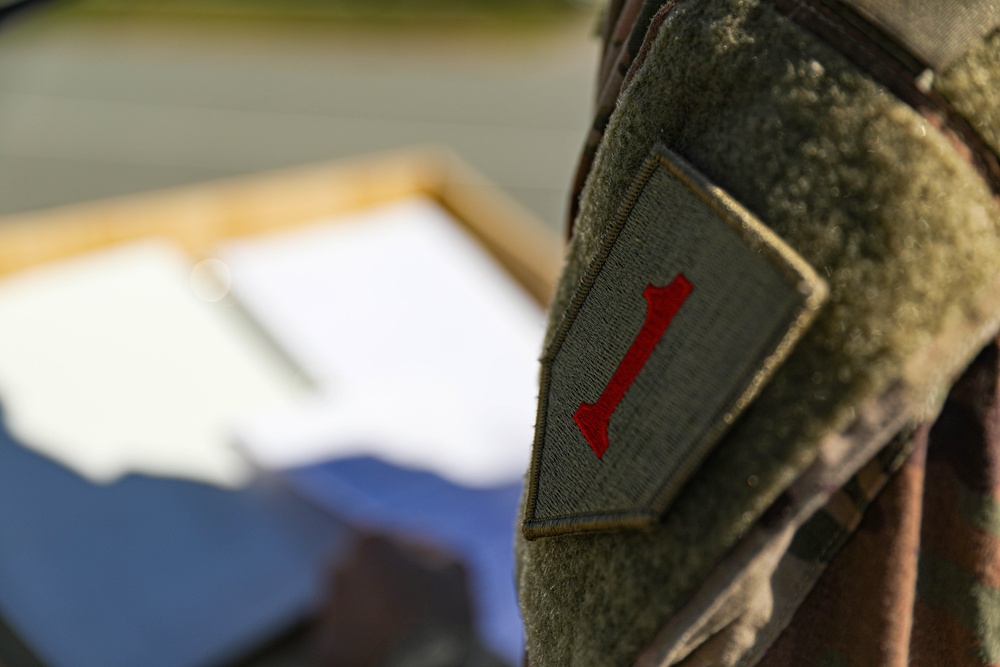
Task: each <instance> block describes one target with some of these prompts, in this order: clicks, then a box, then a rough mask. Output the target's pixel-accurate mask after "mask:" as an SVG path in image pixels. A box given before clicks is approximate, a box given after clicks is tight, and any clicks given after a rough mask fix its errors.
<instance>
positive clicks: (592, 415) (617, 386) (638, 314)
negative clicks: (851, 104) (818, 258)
mask: <svg viewBox="0 0 1000 667" xmlns="http://www.w3.org/2000/svg"><path fill="white" fill-rule="evenodd" d="M826 296H827V288H826V284H825V283H824V282H823V280H822V279H821V278H819V277H818V276H817V275H816V273H815V271H813V270H812V268H811V267H810V266H809V265H808V264H807V263H806V262H805V261H804V260H803V259H802V258H801V257H799V256H798V255H797V254H796V253H795V252H794V251H793V250H792V249H791V248H789V247H788V246H787V245H786V244H785V243H784V242H783V241H781V239H779V238H778V237H777V236H776V235H775V234H774V233H773V232H771V231H770V230H769V229H768V228H767V227H765V226H764V225H763V224H762V223H761V222H760V221H758V220H757V219H756V218H754V217H753V215H751V214H750V213H749V212H748V211H746V210H745V209H744V208H743V207H741V206H740V205H739V204H737V203H736V202H735V201H733V200H732V199H731V198H730V197H729V196H727V195H726V194H725V193H724V192H722V191H721V190H720V189H719V188H717V187H715V186H713V185H711V184H709V183H708V182H707V181H706V180H705V179H704V178H703V177H702V176H701V175H700V174H698V173H697V172H696V171H695V170H694V169H693V168H692V167H691V166H689V165H687V164H686V163H685V162H684V161H683V160H681V158H680V157H678V156H677V155H675V154H674V153H672V152H670V151H669V150H667V149H666V148H663V147H660V146H657V147H656V148H655V149H654V150H653V152H652V153H651V154H650V156H649V157H648V158H647V160H646V162H645V163H644V165H643V167H642V170H641V172H640V173H639V175H638V177H637V178H636V181H635V183H633V185H632V188H631V190H630V191H629V195H628V197H627V199H626V201H625V204H624V205H623V207H622V208H621V210H620V211H619V214H618V217H617V219H616V220H615V222H614V224H613V225H612V226H611V228H610V229H609V231H608V234H607V238H606V240H605V242H604V244H603V246H602V247H601V250H600V251H599V252H598V255H597V257H596V258H595V259H594V261H593V263H592V265H591V266H590V267H589V269H588V271H587V273H586V276H585V277H584V279H583V280H582V282H581V284H580V285H579V287H578V289H577V293H576V295H575V297H574V300H573V302H572V303H571V305H570V306H569V308H568V309H567V312H566V314H565V315H564V317H563V320H562V322H561V323H560V324H559V328H558V330H557V332H556V335H555V337H554V339H553V341H552V343H551V344H550V346H549V348H548V349H547V350H546V351H545V354H544V356H543V357H542V379H541V392H540V396H539V407H538V423H537V426H536V434H535V446H534V453H533V458H532V464H531V470H530V472H529V479H528V497H527V503H526V510H525V517H524V525H523V531H524V534H525V537H527V538H528V539H533V538H537V537H543V536H548V535H559V534H564V533H575V532H584V531H597V530H612V529H617V528H624V527H642V526H644V525H649V524H652V523H654V522H656V521H658V520H659V518H660V516H661V515H662V514H663V512H664V511H666V509H667V507H668V505H669V504H670V502H671V501H672V500H673V498H674V497H675V496H676V495H677V493H678V492H679V490H680V488H681V486H682V485H683V484H684V483H685V482H686V481H687V480H688V478H689V477H690V476H691V474H693V472H694V471H695V469H696V468H697V467H698V465H699V464H700V463H701V461H702V460H703V459H704V458H705V456H706V455H707V454H708V452H709V451H710V450H711V448H712V446H713V445H714V444H715V443H716V442H717V441H718V440H719V438H721V437H722V435H723V434H724V433H725V432H726V431H727V430H728V429H729V427H730V426H731V425H732V424H733V422H734V421H735V419H736V418H737V416H738V415H739V414H740V413H741V412H742V411H743V409H744V408H745V407H746V406H747V405H748V404H749V403H750V402H751V401H752V400H753V399H754V397H755V396H756V395H757V394H758V392H759V391H760V389H761V388H762V387H763V386H764V384H765V383H766V382H767V380H768V379H769V378H770V376H771V375H772V374H773V372H774V370H775V369H776V368H777V367H778V365H779V364H780V363H781V361H782V360H783V359H784V358H785V357H786V356H787V355H788V353H789V351H790V350H791V349H792V347H793V346H794V344H795V343H796V342H797V341H798V339H799V338H800V337H801V335H802V333H803V332H804V331H805V329H806V328H807V327H808V325H809V324H810V323H811V322H812V320H813V318H814V316H815V314H816V312H817V310H818V309H819V307H820V306H821V305H822V303H823V302H824V301H825V300H826Z"/></svg>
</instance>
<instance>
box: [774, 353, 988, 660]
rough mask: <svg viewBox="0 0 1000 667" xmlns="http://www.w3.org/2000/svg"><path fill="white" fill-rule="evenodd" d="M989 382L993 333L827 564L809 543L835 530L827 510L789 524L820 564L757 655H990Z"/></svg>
mask: <svg viewBox="0 0 1000 667" xmlns="http://www.w3.org/2000/svg"><path fill="white" fill-rule="evenodd" d="M998 387H1000V343H997V342H994V343H991V344H990V345H989V346H987V347H986V348H985V349H984V350H983V351H982V352H981V353H980V355H979V356H978V358H977V359H976V360H975V361H974V362H973V363H972V365H971V366H970V367H969V369H968V370H967V371H966V372H965V374H964V375H963V376H962V378H961V379H960V380H959V381H958V382H957V383H956V384H955V386H954V387H953V389H952V391H951V393H950V395H949V397H948V400H947V402H946V404H945V406H944V409H943V411H942V413H941V415H940V417H938V419H937V421H936V422H935V423H934V424H933V425H923V426H921V427H920V428H919V429H917V431H916V433H915V434H914V437H913V451H912V453H911V454H910V455H909V457H908V458H907V459H906V462H905V464H904V465H903V467H902V469H901V470H900V471H899V472H898V473H896V474H895V475H894V476H893V477H892V479H891V480H890V482H889V484H888V485H887V486H886V488H885V489H884V490H883V491H882V493H880V494H879V495H878V497H877V498H876V499H875V502H874V503H872V505H871V506H870V507H869V508H868V509H867V511H866V512H865V513H864V517H863V519H861V521H860V524H859V525H858V527H857V529H856V530H854V531H853V534H851V535H850V537H849V539H847V540H846V543H845V544H844V547H843V548H842V549H840V551H839V552H837V553H836V555H835V556H834V557H833V558H832V560H830V562H829V564H824V561H825V560H826V559H827V558H828V555H827V554H826V551H827V550H824V549H822V548H821V545H822V544H823V543H824V542H825V541H826V540H837V539H838V536H841V535H845V532H846V531H844V530H842V527H841V526H839V525H838V524H837V522H836V520H834V518H833V517H832V515H831V514H830V513H829V512H822V513H820V514H818V515H817V516H816V517H815V519H814V520H813V521H811V522H810V524H808V526H809V528H810V529H809V530H803V531H802V532H801V534H800V535H797V536H796V539H795V542H794V543H793V547H792V551H793V552H797V555H798V557H800V558H802V559H803V561H804V562H807V563H808V562H811V563H813V564H814V565H815V566H817V567H823V566H824V565H825V571H824V572H823V574H822V576H821V577H820V578H819V579H818V581H817V583H816V585H815V587H814V588H813V589H812V591H811V592H810V593H809V594H808V596H807V597H806V598H805V600H804V602H803V603H802V605H801V606H800V607H799V608H798V611H797V612H796V613H795V615H794V618H793V620H792V621H791V623H790V625H788V627H787V628H786V629H785V630H784V632H783V633H782V634H781V635H780V636H779V637H778V638H777V641H776V642H775V643H774V644H773V645H772V646H771V647H770V649H769V650H768V652H767V653H766V655H764V657H763V659H762V660H761V661H760V662H758V663H757V664H758V665H760V666H761V667H777V666H779V665H791V664H794V665H802V666H803V667H809V666H816V667H862V666H866V665H885V666H892V667H895V666H899V667H903V666H904V665H913V666H914V667H938V666H940V665H956V666H959V665H963V666H964V665H968V666H982V667H986V666H988V665H997V664H1000V392H998ZM858 489H859V486H858V485H855V486H854V490H853V491H852V492H851V494H852V495H855V494H856V492H857V490H858ZM845 490H847V487H845ZM823 524H826V525H827V527H826V528H825V529H824V528H823ZM840 539H841V541H843V539H842V538H840Z"/></svg>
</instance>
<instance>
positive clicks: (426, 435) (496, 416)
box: [218, 198, 544, 484]
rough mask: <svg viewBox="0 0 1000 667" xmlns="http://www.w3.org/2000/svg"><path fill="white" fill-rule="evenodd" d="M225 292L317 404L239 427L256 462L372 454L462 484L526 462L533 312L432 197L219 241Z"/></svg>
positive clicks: (536, 318) (537, 342)
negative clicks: (306, 381)
mask: <svg viewBox="0 0 1000 667" xmlns="http://www.w3.org/2000/svg"><path fill="white" fill-rule="evenodd" d="M218 256H219V257H220V258H221V259H222V260H223V261H224V262H225V263H226V265H227V266H228V267H229V270H230V272H231V275H232V290H233V294H234V296H235V297H236V299H237V300H238V301H240V302H241V303H242V304H243V305H244V306H245V307H246V308H247V310H248V311H249V312H250V313H251V314H252V315H253V316H254V318H255V319H256V320H258V322H259V323H260V324H261V325H262V326H263V328H264V329H265V330H267V331H268V332H269V333H270V334H271V335H272V336H273V338H274V339H275V340H276V341H277V342H278V343H279V344H280V345H281V346H282V347H283V348H284V349H285V350H286V351H287V353H288V354H289V355H290V356H291V357H292V358H293V359H294V360H295V361H296V362H297V363H298V364H299V365H300V367H301V369H302V371H303V372H304V373H306V374H307V375H308V376H310V377H311V378H312V379H313V380H314V381H316V383H317V384H318V385H319V386H320V387H321V388H322V391H323V397H321V398H317V399H314V400H313V401H311V402H309V403H308V404H306V405H302V406H300V408H299V409H297V410H296V409H292V410H289V411H286V412H284V413H283V414H271V415H267V414H262V415H259V416H258V417H257V418H255V419H254V420H250V421H248V422H246V423H245V424H244V426H243V427H242V428H240V429H239V439H240V441H241V442H242V443H243V444H244V445H245V446H246V448H247V449H248V451H249V452H250V453H251V455H252V457H253V458H254V459H255V460H256V461H257V462H258V463H260V464H262V465H264V466H267V467H279V468H280V467H288V466H294V465H303V464H306V463H311V462H316V461H321V460H324V459H329V458H334V457H340V456H350V455H358V454H371V455H376V456H381V457H383V458H384V459H387V460H389V461H391V462H394V463H398V464H401V465H410V466H415V467H419V468H422V469H426V470H431V471H434V472H437V473H438V474H441V475H444V476H446V477H448V478H451V479H453V480H455V481H459V482H462V483H467V484H489V483H494V482H500V481H510V480H512V479H517V478H519V477H520V476H521V475H522V474H523V473H524V470H525V469H526V467H527V464H528V461H529V459H530V451H531V442H532V437H533V430H534V421H535V410H536V403H537V383H538V370H539V364H538V356H539V353H540V348H541V342H542V336H543V331H544V314H543V312H542V310H541V309H540V308H539V307H538V306H537V305H536V304H535V303H534V302H533V301H532V300H531V299H530V297H529V296H528V295H527V294H526V293H525V292H524V291H523V290H522V289H521V288H520V286H518V285H517V284H516V283H514V282H513V280H512V279H511V278H510V277H509V276H508V275H507V274H506V273H505V272H504V271H503V270H502V269H501V268H500V267H499V266H498V265H497V264H496V263H495V262H494V260H493V259H492V258H491V257H490V256H489V255H488V254H487V253H486V252H485V251H484V250H483V249H482V248H481V247H480V246H479V245H478V244H477V243H476V242H475V241H474V240H472V239H471V238H469V236H468V235H467V234H466V232H464V231H463V230H462V229H461V228H460V227H459V226H458V224H457V223H456V222H455V221H454V220H453V219H451V218H450V216H449V215H448V214H447V213H446V212H445V211H444V210H443V209H442V208H441V207H440V206H438V205H437V204H436V203H434V202H433V201H430V200H427V199H423V198H414V199H407V200H403V201H399V202H395V203H393V204H390V205H385V206H380V207H378V208H373V209H369V210H366V211H364V212H361V213H358V214H356V215H354V216H353V217H352V218H351V219H349V220H338V221H335V222H333V221H331V222H320V223H317V224H314V225H311V226H309V227H307V228H304V229H300V230H297V231H294V232H290V233H283V234H280V235H272V236H269V237H266V238H263V239H254V240H248V241H237V242H232V243H229V244H227V245H226V246H224V247H223V248H221V249H220V250H219V253H218Z"/></svg>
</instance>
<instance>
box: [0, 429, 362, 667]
mask: <svg viewBox="0 0 1000 667" xmlns="http://www.w3.org/2000/svg"><path fill="white" fill-rule="evenodd" d="M345 535H346V533H345V529H344V528H343V527H342V526H341V525H340V524H339V523H338V522H337V521H336V520H334V519H333V518H331V517H329V516H328V515H327V514H326V513H324V512H321V511H320V510H318V509H317V508H314V507H312V506H311V505H310V504H309V503H307V502H306V501H304V500H303V499H301V498H299V497H298V496H297V495H296V494H294V493H291V492H289V491H288V490H287V489H284V488H277V487H276V486H274V485H273V484H272V485H270V486H268V485H267V484H265V483H260V484H258V485H256V486H253V487H251V488H249V489H246V490H241V491H235V492H234V491H226V490H223V489H219V488H215V487H210V486H207V485H203V484H197V483H192V482H184V481H176V480H167V479H158V478H151V477H144V476H138V475H135V476H129V477H126V478H124V479H122V480H120V481H119V482H117V483H115V484H111V485H109V486H95V485H93V484H90V483H88V482H87V481H85V480H84V479H82V478H80V477H79V476H77V475H76V474H74V473H73V472H71V471H70V470H68V469H67V468H64V467H63V466H61V465H59V464H57V463H55V462H53V461H51V460H49V459H47V458H45V457H42V456H39V455H37V454H35V453H33V452H31V451H29V450H27V449H25V448H23V447H21V446H19V445H17V444H16V443H14V442H13V441H12V440H11V437H10V435H9V434H8V433H7V432H6V430H3V429H2V428H0V610H2V612H3V614H4V615H5V617H6V619H7V621H8V622H9V624H10V626H11V627H12V628H13V629H14V630H15V631H16V632H17V633H18V634H19V635H20V636H21V637H22V638H23V639H24V640H25V642H26V643H27V644H28V645H29V646H30V647H31V648H32V649H33V650H34V651H35V653H37V654H38V656H39V657H40V658H41V659H42V660H43V661H45V662H46V663H48V664H51V665H52V666H53V667H119V666H120V667H136V666H138V665H141V666H142V667H196V666H202V665H212V664H218V663H220V662H222V661H226V660H230V659H232V658H234V657H238V656H239V655H240V654H241V653H243V652H244V651H247V650H249V649H252V648H254V647H255V646H256V645H258V644H259V643H261V642H263V641H266V640H267V639H269V638H271V637H273V636H274V633H275V632H278V631H281V630H283V629H285V628H287V627H289V625H290V624H291V623H293V622H295V621H297V620H299V619H300V618H302V617H303V616H304V615H306V614H307V613H309V612H310V611H312V610H313V609H314V607H315V606H316V605H318V604H319V603H320V602H321V600H320V597H321V596H322V595H323V594H324V593H325V592H326V588H325V575H326V574H327V571H328V567H329V565H330V559H331V558H332V557H334V554H335V553H336V550H337V547H338V546H339V545H340V544H341V542H342V541H343V539H344V537H345Z"/></svg>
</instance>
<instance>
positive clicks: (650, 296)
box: [573, 273, 694, 458]
mask: <svg viewBox="0 0 1000 667" xmlns="http://www.w3.org/2000/svg"><path fill="white" fill-rule="evenodd" d="M692 289H694V288H693V287H692V285H691V283H690V282H688V279H687V278H685V277H684V274H682V273H678V274H677V275H676V276H675V277H674V279H673V281H671V283H670V284H669V285H666V286H664V287H654V286H653V285H651V284H650V285H646V289H644V290H643V291H642V295H643V296H644V297H645V298H646V321H645V322H644V323H643V325H642V328H641V329H640V330H639V333H638V334H636V337H635V340H633V341H632V345H630V346H629V348H628V351H627V352H626V353H625V356H624V357H623V358H622V360H621V363H620V364H618V368H617V370H615V373H614V375H612V376H611V379H610V380H608V385H607V386H606V387H605V388H604V392H603V393H602V394H601V397H600V398H598V399H597V402H596V403H581V404H580V407H579V408H577V410H576V412H575V413H573V420H574V421H575V422H576V425H577V426H579V427H580V432H581V433H583V437H585V438H586V439H587V442H588V443H590V448H591V449H593V450H594V453H595V454H597V458H601V457H602V456H604V451H605V450H606V449H607V448H608V423H609V422H610V421H611V415H612V414H614V412H615V410H616V409H617V408H618V404H619V403H621V400H622V398H623V397H624V396H625V392H627V391H628V388H629V387H631V386H632V382H634V381H635V378H636V376H638V375H639V371H641V370H642V367H643V366H644V365H645V364H646V361H647V360H648V359H649V355H651V354H652V353H653V349H654V348H655V347H656V344H657V343H659V342H660V339H661V338H663V334H665V333H666V331H667V328H668V327H669V326H670V322H671V320H673V319H674V315H676V314H677V311H679V310H680V309H681V306H682V305H684V301H685V300H686V299H687V298H688V295H689V294H690V293H691V290H692Z"/></svg>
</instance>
